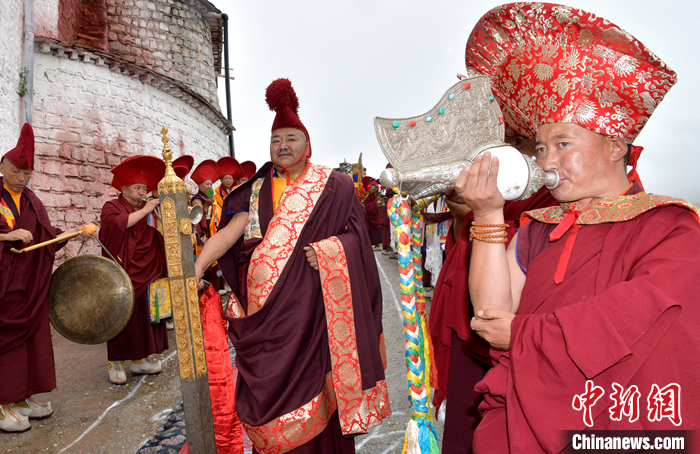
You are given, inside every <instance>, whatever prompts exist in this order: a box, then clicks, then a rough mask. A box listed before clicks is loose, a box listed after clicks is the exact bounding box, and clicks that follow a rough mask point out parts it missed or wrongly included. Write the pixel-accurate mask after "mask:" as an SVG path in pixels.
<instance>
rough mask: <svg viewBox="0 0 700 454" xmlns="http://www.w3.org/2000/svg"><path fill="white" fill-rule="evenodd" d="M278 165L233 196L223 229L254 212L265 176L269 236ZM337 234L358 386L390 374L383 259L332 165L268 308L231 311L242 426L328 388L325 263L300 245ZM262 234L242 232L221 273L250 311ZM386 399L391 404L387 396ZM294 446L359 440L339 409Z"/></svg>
mask: <svg viewBox="0 0 700 454" xmlns="http://www.w3.org/2000/svg"><path fill="white" fill-rule="evenodd" d="M271 169H272V163H267V164H265V165H264V166H263V167H262V168H261V169H260V170H259V171H258V173H257V174H256V175H255V176H254V177H253V179H251V180H250V181H248V182H247V183H244V184H243V185H242V186H240V187H238V188H237V189H236V190H235V191H233V192H232V193H231V194H230V195H229V196H228V197H227V199H226V200H225V201H224V209H223V211H224V213H226V214H224V215H223V216H222V220H221V224H220V225H221V227H220V229H223V228H224V226H225V225H226V224H227V223H228V222H229V220H230V219H231V218H232V215H233V214H234V213H236V212H240V211H248V210H249V205H250V199H251V188H252V185H253V183H254V181H255V180H256V179H258V178H261V177H264V178H265V180H264V184H263V185H262V187H261V189H260V198H259V210H258V212H259V221H260V228H261V230H262V234H263V236H264V235H265V234H266V232H267V228H268V226H269V225H270V223H271V219H272V217H273V209H272V186H271V181H272V178H271ZM333 236H335V237H337V238H338V239H339V240H340V241H341V242H342V245H343V247H344V249H345V255H346V258H347V271H348V273H349V276H350V282H351V291H352V307H353V310H354V328H355V332H356V340H357V345H356V350H357V354H358V358H359V368H360V371H361V381H362V383H361V388H362V389H363V390H369V389H371V388H373V387H375V386H376V385H377V384H378V383H379V382H380V381H381V382H383V381H384V368H383V365H382V358H381V355H380V337H381V336H382V320H381V312H382V311H381V308H382V296H381V285H380V282H379V275H378V272H377V267H376V262H375V259H374V254H373V252H372V246H371V244H370V242H369V237H368V234H367V230H366V226H365V221H364V217H363V214H362V208H361V206H360V204H359V202H358V201H357V198H356V197H355V195H354V187H353V184H352V181H351V180H350V179H349V178H348V177H347V176H346V175H342V174H340V173H338V172H336V171H333V172H332V173H331V174H330V177H329V178H328V181H327V184H326V187H325V189H324V190H323V193H322V194H321V196H320V198H319V199H318V201H317V202H316V204H315V207H314V210H313V212H312V214H311V216H310V218H309V219H308V221H307V222H306V224H305V226H304V227H303V229H302V231H301V233H300V237H299V239H298V242H297V247H296V248H295V249H294V251H293V252H292V254H291V256H290V257H289V261H288V263H287V265H286V266H285V267H284V269H283V271H282V273H281V275H280V277H279V279H278V281H277V283H276V285H275V286H274V288H273V289H272V290H271V292H270V294H269V297H268V299H267V301H266V302H265V304H264V305H263V307H262V308H261V309H259V310H258V311H257V312H255V313H254V314H252V315H250V316H247V317H245V318H233V317H231V316H229V315H228V314H227V319H228V321H229V336H230V338H231V341H232V343H233V346H234V347H235V349H236V354H237V356H236V365H237V367H238V370H239V374H240V375H239V379H238V382H237V384H236V408H237V411H238V415H239V417H240V419H241V421H242V422H243V423H245V424H248V425H251V426H261V425H264V424H267V423H268V422H270V421H274V420H276V419H277V418H279V417H280V416H282V415H285V414H287V413H290V412H292V411H294V410H296V409H298V408H299V407H300V406H302V405H305V404H306V403H307V402H310V401H311V400H312V399H314V397H315V396H318V395H319V393H321V391H322V389H324V379H325V377H326V376H327V375H328V374H329V372H330V371H331V356H330V351H329V341H328V332H327V328H326V314H325V311H324V300H323V294H322V289H321V281H320V278H319V271H317V270H314V269H313V268H311V266H310V265H309V263H308V261H307V259H306V254H305V251H304V250H303V249H302V247H303V246H306V245H308V244H311V243H314V242H317V241H320V240H324V239H326V238H330V237H333ZM260 242H261V239H259V238H253V239H249V240H245V241H243V240H240V241H239V242H238V243H236V244H235V245H234V247H232V248H231V250H229V252H228V253H226V254H225V255H224V256H223V257H222V258H221V259H219V264H220V265H221V269H222V270H223V272H224V277H225V278H226V280H227V282H228V283H229V285H230V286H231V288H232V291H233V293H234V294H235V295H236V296H237V297H238V299H239V301H240V303H241V306H242V307H243V309H244V310H247V309H246V308H247V292H246V275H247V269H248V265H249V261H250V258H251V254H252V252H253V250H254V249H255V248H256V246H257V245H258V244H259V243H260ZM358 283H360V284H359V285H358ZM386 406H387V408H386V409H387V410H388V401H387V403H386ZM382 416H386V414H385V415H382ZM314 428H315V423H314V422H313V421H309V424H307V425H305V426H304V431H306V432H308V431H311V430H313V429H314ZM248 434H249V435H251V432H250V430H248ZM252 438H253V437H252V436H251V439H252ZM290 452H294V453H320V452H335V453H351V452H354V440H353V439H352V438H349V437H348V438H346V437H343V436H342V433H341V430H340V424H339V419H338V412H337V411H334V412H333V414H332V417H331V419H330V421H329V422H328V424H327V425H326V426H325V429H323V431H322V432H321V433H320V434H318V435H317V436H316V437H314V438H313V439H311V440H310V441H307V442H306V443H304V444H302V445H301V446H299V447H298V448H296V449H294V450H292V451H290Z"/></svg>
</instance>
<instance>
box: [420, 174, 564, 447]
mask: <svg viewBox="0 0 700 454" xmlns="http://www.w3.org/2000/svg"><path fill="white" fill-rule="evenodd" d="M554 205H558V202H557V201H556V200H555V199H554V197H552V195H551V193H550V192H549V190H548V189H547V188H542V189H540V190H539V191H538V192H537V193H536V194H534V195H533V196H532V197H530V198H528V199H526V200H520V201H517V202H506V204H505V206H504V208H503V210H504V211H503V214H504V218H505V222H506V224H508V229H507V230H506V233H507V234H508V242H510V240H511V238H513V236H514V235H515V232H517V230H518V228H519V227H520V215H521V214H522V213H523V212H524V211H529V210H534V209H537V208H542V207H548V206H554ZM473 220H474V216H473V215H472V214H471V213H469V214H468V215H467V217H466V219H465V220H464V224H463V226H462V231H461V233H460V238H459V240H458V241H455V239H454V235H453V230H452V228H451V229H450V231H449V233H448V236H447V242H446V245H445V250H446V256H447V257H446V259H445V263H444V264H443V266H442V271H441V272H440V276H439V278H438V282H437V284H436V286H435V291H434V294H433V301H432V305H431V309H430V319H429V323H430V336H431V339H432V341H433V346H434V349H435V363H434V366H435V367H436V368H437V370H438V383H437V389H436V392H435V402H436V403H437V404H438V405H439V404H440V403H442V401H443V400H444V399H445V397H446V396H449V403H448V404H447V409H446V414H445V430H444V434H443V444H442V446H443V448H442V449H443V454H451V453H470V452H471V446H472V439H473V436H474V429H475V428H476V426H477V424H478V423H479V421H480V420H481V416H480V415H479V412H478V408H477V407H478V405H479V402H481V394H479V393H477V392H476V391H474V386H475V385H476V384H477V383H478V382H479V380H481V379H482V378H483V377H484V374H485V373H486V371H488V369H489V368H490V367H491V360H490V358H489V345H488V343H487V342H486V341H484V340H483V339H482V338H480V337H479V336H474V335H473V332H472V331H471V328H470V327H469V321H470V320H471V318H472V309H471V304H470V302H469V288H468V272H469V260H470V256H471V243H470V242H469V228H470V227H471V223H472V221H473ZM507 244H508V243H506V245H507ZM449 377H454V379H452V380H450V379H449Z"/></svg>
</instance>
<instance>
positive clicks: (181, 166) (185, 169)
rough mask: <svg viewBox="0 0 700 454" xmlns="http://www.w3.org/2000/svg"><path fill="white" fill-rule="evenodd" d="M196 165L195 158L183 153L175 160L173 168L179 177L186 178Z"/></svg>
mask: <svg viewBox="0 0 700 454" xmlns="http://www.w3.org/2000/svg"><path fill="white" fill-rule="evenodd" d="M192 166H194V158H193V157H192V156H190V155H188V154H186V155H182V156H180V157H179V158H177V159H175V160H174V161H173V170H174V171H175V175H177V176H178V177H179V178H185V177H186V176H187V175H188V174H189V173H190V170H192Z"/></svg>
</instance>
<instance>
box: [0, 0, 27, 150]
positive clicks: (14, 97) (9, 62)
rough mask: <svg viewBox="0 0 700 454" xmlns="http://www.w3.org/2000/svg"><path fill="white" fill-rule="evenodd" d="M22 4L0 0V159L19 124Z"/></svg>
mask: <svg viewBox="0 0 700 454" xmlns="http://www.w3.org/2000/svg"><path fill="white" fill-rule="evenodd" d="M23 25H24V1H23V0H1V1H0V49H1V51H0V156H2V155H3V154H5V152H7V151H8V150H10V148H13V147H14V146H15V145H16V144H17V138H18V137H19V131H20V129H21V125H20V124H19V121H20V110H19V109H20V101H21V98H20V97H19V95H18V94H17V91H18V90H19V72H20V71H21V69H22V28H23Z"/></svg>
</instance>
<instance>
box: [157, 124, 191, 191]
mask: <svg viewBox="0 0 700 454" xmlns="http://www.w3.org/2000/svg"><path fill="white" fill-rule="evenodd" d="M160 133H161V134H162V135H163V137H162V138H161V139H160V140H161V141H162V142H163V160H164V161H165V177H163V179H162V180H161V181H160V183H159V184H158V190H159V191H160V192H161V193H168V192H175V191H177V192H185V190H186V188H185V183H184V182H183V181H182V180H181V179H180V178H178V176H177V175H176V174H175V171H174V170H173V161H172V160H173V151H172V150H171V149H170V147H169V146H168V142H169V141H170V139H168V128H166V127H165V126H163V129H161V130H160Z"/></svg>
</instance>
